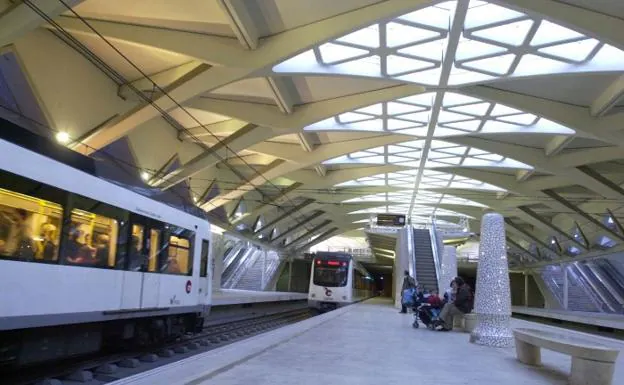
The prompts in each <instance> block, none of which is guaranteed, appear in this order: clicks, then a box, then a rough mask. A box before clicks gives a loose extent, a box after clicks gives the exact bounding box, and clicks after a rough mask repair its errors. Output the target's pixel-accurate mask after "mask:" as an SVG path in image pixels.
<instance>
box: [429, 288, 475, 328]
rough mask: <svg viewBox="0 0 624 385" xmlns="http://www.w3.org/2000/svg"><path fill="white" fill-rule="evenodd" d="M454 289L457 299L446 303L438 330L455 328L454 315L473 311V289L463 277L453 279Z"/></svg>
mask: <svg viewBox="0 0 624 385" xmlns="http://www.w3.org/2000/svg"><path fill="white" fill-rule="evenodd" d="M452 285H453V289H455V290H456V294H455V300H454V301H453V302H448V303H447V304H446V305H444V308H443V309H442V312H441V313H440V317H439V318H440V321H439V324H438V325H437V326H436V330H439V331H450V330H453V317H455V316H459V315H464V314H466V313H470V312H471V311H472V290H471V289H470V287H469V286H468V285H467V284H466V283H465V282H464V280H463V279H462V278H461V277H456V278H455V279H454V280H453V283H452Z"/></svg>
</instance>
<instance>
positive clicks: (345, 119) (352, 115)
mask: <svg viewBox="0 0 624 385" xmlns="http://www.w3.org/2000/svg"><path fill="white" fill-rule="evenodd" d="M337 119H338V122H339V123H355V122H362V121H364V120H372V119H374V117H372V116H370V115H364V114H358V113H356V112H345V113H344V114H340V115H338V117H337Z"/></svg>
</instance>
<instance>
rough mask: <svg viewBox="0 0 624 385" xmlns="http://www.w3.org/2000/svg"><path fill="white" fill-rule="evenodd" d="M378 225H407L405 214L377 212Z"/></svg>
mask: <svg viewBox="0 0 624 385" xmlns="http://www.w3.org/2000/svg"><path fill="white" fill-rule="evenodd" d="M377 226H399V227H403V226H405V215H400V214H377Z"/></svg>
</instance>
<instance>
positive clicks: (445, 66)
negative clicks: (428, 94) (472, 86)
mask: <svg viewBox="0 0 624 385" xmlns="http://www.w3.org/2000/svg"><path fill="white" fill-rule="evenodd" d="M469 3H470V0H458V1H457V5H456V8H455V14H454V16H453V18H452V19H451V20H452V25H451V28H450V31H449V35H448V42H447V44H446V52H445V55H444V60H443V61H442V67H441V69H440V81H439V85H440V87H446V86H448V82H449V79H450V76H451V71H452V70H453V66H454V61H455V53H456V52H457V47H458V46H459V41H460V39H461V36H462V32H463V30H464V22H465V20H466V15H467V13H468V5H469ZM443 100H444V92H437V93H436V96H435V99H434V102H433V105H432V107H431V112H430V114H431V115H430V117H429V126H428V127H427V137H426V138H425V144H424V146H423V148H422V152H421V156H420V167H419V168H418V174H416V177H415V178H414V193H413V194H412V200H411V202H410V206H409V210H408V214H411V212H412V210H413V209H414V204H415V203H416V198H417V196H418V187H419V186H420V181H421V180H422V176H423V173H424V170H425V165H426V163H427V161H428V158H429V150H430V148H431V141H432V140H433V136H434V133H435V130H436V128H437V126H438V118H439V115H440V110H442V103H443Z"/></svg>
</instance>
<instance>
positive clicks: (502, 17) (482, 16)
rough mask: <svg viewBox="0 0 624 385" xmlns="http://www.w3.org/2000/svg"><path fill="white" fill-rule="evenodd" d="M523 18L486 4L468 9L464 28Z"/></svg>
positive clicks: (513, 12)
mask: <svg viewBox="0 0 624 385" xmlns="http://www.w3.org/2000/svg"><path fill="white" fill-rule="evenodd" d="M471 3H472V2H471ZM524 16H525V15H524V14H523V13H520V12H516V11H513V10H511V9H508V8H503V7H500V6H498V5H494V4H486V5H482V6H480V7H470V8H469V9H468V13H467V14H466V22H465V23H464V28H466V29H472V28H478V27H483V26H486V25H490V24H496V23H500V22H503V21H508V20H514V19H518V18H520V17H524Z"/></svg>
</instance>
